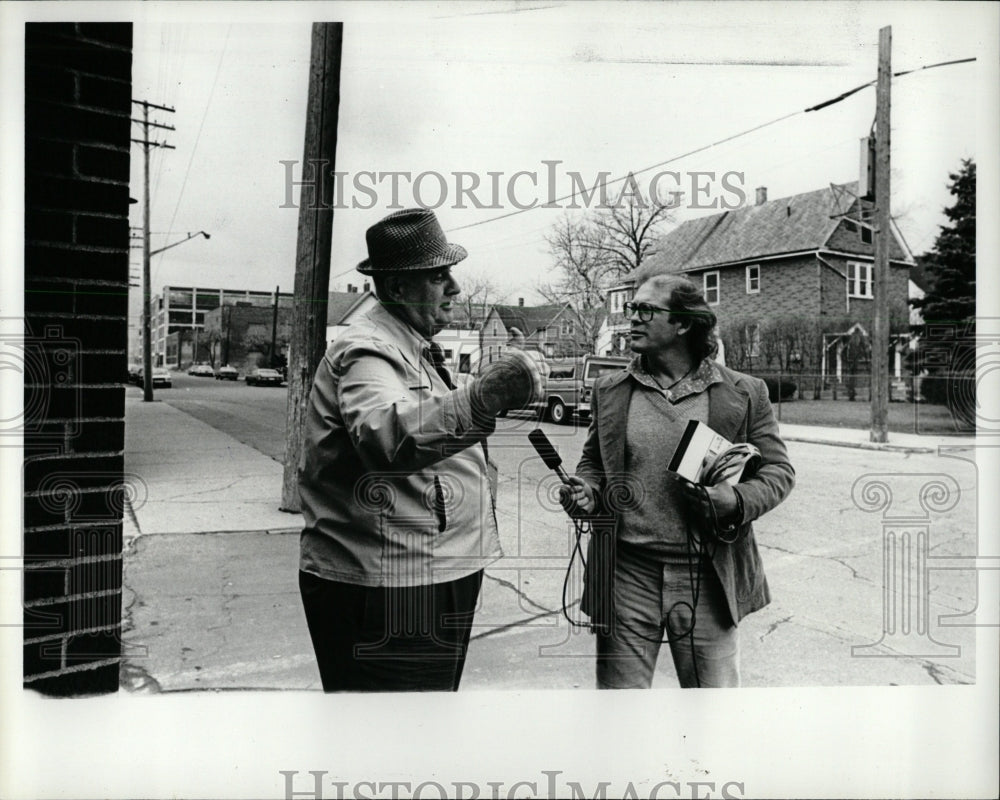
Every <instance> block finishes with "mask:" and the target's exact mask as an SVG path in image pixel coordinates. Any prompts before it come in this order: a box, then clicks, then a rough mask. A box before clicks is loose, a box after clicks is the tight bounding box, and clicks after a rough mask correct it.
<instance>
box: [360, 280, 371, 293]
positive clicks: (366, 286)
mask: <svg viewBox="0 0 1000 800" xmlns="http://www.w3.org/2000/svg"><path fill="white" fill-rule="evenodd" d="M370 288H371V284H370V283H368V281H365V285H364V287H362V289H361V291H363V292H367V291H368V290H369V289H370Z"/></svg>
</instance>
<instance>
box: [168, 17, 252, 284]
mask: <svg viewBox="0 0 1000 800" xmlns="http://www.w3.org/2000/svg"><path fill="white" fill-rule="evenodd" d="M232 30H233V25H232V23H230V24H229V27H228V28H226V40H225V41H224V42H223V44H222V50H221V51H220V53H219V61H218V63H216V65H215V77H214V78H213V79H212V88H211V90H210V91H209V93H208V102H206V103H205V111H204V113H203V114H202V115H201V123H200V124H199V125H198V133H197V134H196V136H195V140H194V146H193V147H192V148H191V157H190V158H189V159H188V164H187V168H186V169H185V170H184V180H183V181H182V182H181V191H180V194H179V195H178V196H177V204H176V205H175V206H174V213H173V216H171V217H170V225H168V226H167V227H168V228H171V229H172V228H173V227H174V220H176V219H177V212H178V211H179V210H180V207H181V200H183V199H184V190H185V189H186V188H187V182H188V176H189V175H190V174H191V165H192V164H193V163H194V157H195V153H197V151H198V143H199V142H200V141H201V132H202V130H203V129H204V127H205V120H206V119H207V118H208V109H209V108H211V106H212V98H213V97H214V96H215V87H216V85H217V84H218V82H219V73H220V72H221V70H222V60H223V59H224V58H225V56H226V48H227V47H228V46H229V35H230V34H231V33H232ZM157 267H159V265H157Z"/></svg>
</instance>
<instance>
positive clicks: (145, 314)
mask: <svg viewBox="0 0 1000 800" xmlns="http://www.w3.org/2000/svg"><path fill="white" fill-rule="evenodd" d="M132 102H133V103H134V104H135V105H140V106H142V119H135V118H133V119H132V122H138V123H141V124H142V138H141V139H132V141H133V142H138V143H139V144H141V145H142V155H143V165H142V176H143V184H142V399H143V401H144V402H147V403H148V402H151V401H152V399H153V356H152V342H150V335H151V334H150V329H151V327H152V326H151V324H150V309H149V303H150V299H151V293H150V286H149V281H150V278H149V256H150V252H149V148H150V147H165V148H167V149H168V150H175V149H176V148H175V147H174V146H173V145H170V144H167V143H166V142H154V141H150V138H149V129H150V128H162V129H163V130H168V131H172V130H174V128H173V126H171V125H162V124H160V123H158V122H150V121H149V109H151V108H157V109H159V110H160V111H168V112H170V113H171V114H173V113H174V109H172V108H167V106H158V105H154V104H153V103H147V102H146V101H145V100H133V101H132Z"/></svg>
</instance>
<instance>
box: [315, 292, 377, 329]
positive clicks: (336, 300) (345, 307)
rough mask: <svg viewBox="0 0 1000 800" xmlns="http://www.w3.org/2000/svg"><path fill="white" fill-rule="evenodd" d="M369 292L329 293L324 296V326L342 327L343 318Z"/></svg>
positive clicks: (369, 294) (370, 294)
mask: <svg viewBox="0 0 1000 800" xmlns="http://www.w3.org/2000/svg"><path fill="white" fill-rule="evenodd" d="M369 296H373V295H372V293H371V292H329V293H328V294H327V296H326V324H327V325H342V324H343V321H344V318H345V317H346V316H347V315H348V314H350V312H351V311H352V310H353V309H354V307H355V306H356V305H359V304H360V303H361V302H362V301H363V300H364V299H365V298H367V297H369Z"/></svg>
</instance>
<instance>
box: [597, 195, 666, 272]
mask: <svg viewBox="0 0 1000 800" xmlns="http://www.w3.org/2000/svg"><path fill="white" fill-rule="evenodd" d="M618 200H619V202H618V203H616V204H615V205H610V206H607V207H605V208H601V209H599V210H598V212H597V214H596V215H595V217H594V219H593V225H594V228H595V229H596V231H597V233H598V236H597V237H596V238H597V240H598V244H597V248H598V250H599V251H600V252H601V253H603V254H604V256H605V257H606V259H607V264H608V269H609V272H610V273H611V274H613V275H614V276H615V277H617V278H620V277H623V276H624V275H627V274H629V273H630V272H634V271H635V270H637V269H639V268H640V267H641V266H642V265H643V262H644V261H645V260H646V259H647V258H648V257H649V256H651V255H653V254H654V253H655V252H656V246H657V244H658V241H659V233H660V230H659V226H660V225H662V224H663V223H665V222H670V221H671V220H673V209H674V208H676V204H675V203H673V202H669V203H664V202H662V201H660V200H658V199H657V198H655V197H646V196H645V195H643V194H642V192H641V191H639V190H638V188H635V190H634V191H632V192H629V193H625V192H624V191H623V193H622V195H621V196H620V197H619V198H618Z"/></svg>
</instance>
